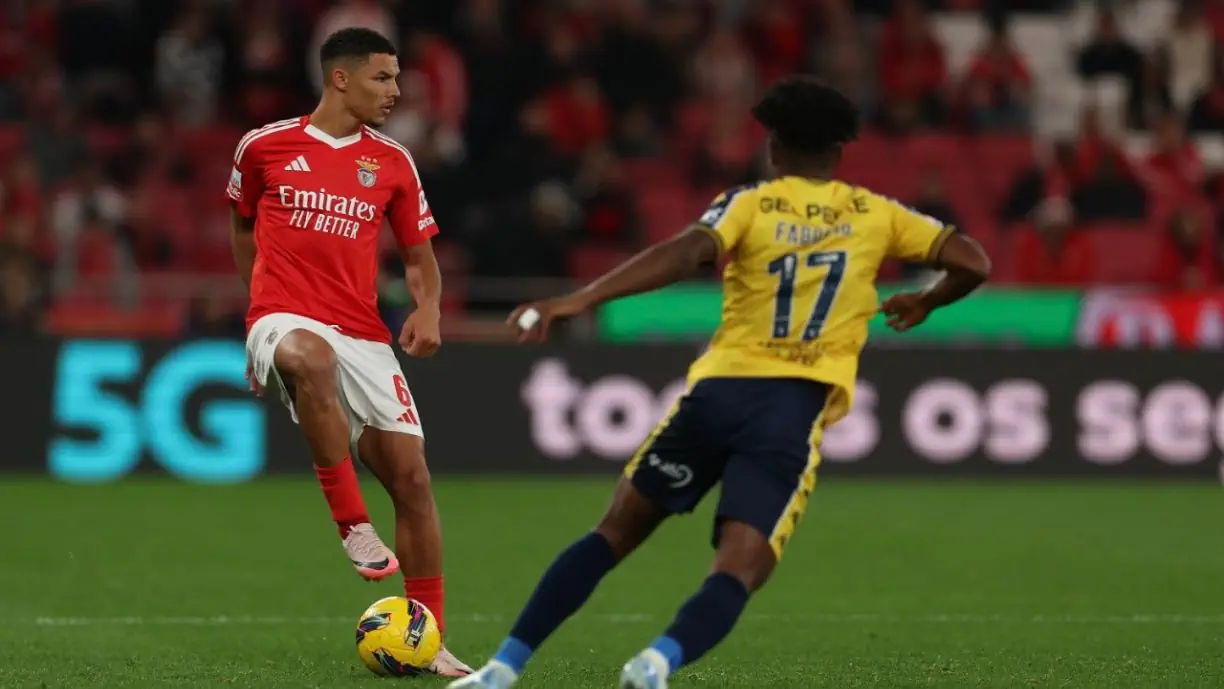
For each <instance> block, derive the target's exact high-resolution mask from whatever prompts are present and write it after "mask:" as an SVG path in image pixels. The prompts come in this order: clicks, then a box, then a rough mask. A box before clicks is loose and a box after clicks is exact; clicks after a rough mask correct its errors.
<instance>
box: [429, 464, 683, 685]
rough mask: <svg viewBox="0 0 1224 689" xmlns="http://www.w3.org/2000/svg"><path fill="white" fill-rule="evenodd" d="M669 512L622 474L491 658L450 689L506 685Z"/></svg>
mask: <svg viewBox="0 0 1224 689" xmlns="http://www.w3.org/2000/svg"><path fill="white" fill-rule="evenodd" d="M668 514H670V513H669V512H668V511H667V510H664V509H663V508H661V507H660V506H658V505H657V504H655V503H654V502H652V501H651V500H650V499H648V498H647V497H646V496H644V495H642V493H641V492H640V491H639V490H638V489H637V488H635V487H634V486H633V483H632V481H631V480H630V479H629V478H628V477H622V478H621V479H620V482H619V483H618V484H617V486H616V490H615V491H614V493H613V495H612V503H611V505H609V507H608V510H607V512H606V513H605V514H604V516H603V518H602V519H600V520H599V524H598V525H597V526H596V527H595V528H594V529H593V530H591V531H590V532H588V533H587V534H586V535H584V536H583V537H582V538H579V539H578V540H577V541H575V542H573V543H572V544H570V546H569V547H568V548H566V549H565V550H563V551H562V552H561V554H560V555H558V556H557V558H556V559H555V560H553V563H552V564H551V565H550V566H549V568H548V569H547V570H546V571H545V572H544V576H542V577H540V582H539V583H538V584H536V588H535V591H533V592H532V594H531V597H530V598H529V599H528V600H527V604H526V605H525V606H524V607H523V610H522V612H520V613H519V616H518V618H517V619H516V620H515V622H514V626H513V627H512V628H511V629H510V634H509V636H507V637H506V638H505V640H504V641H502V643H501V645H500V646H499V647H498V649H497V652H496V653H495V654H494V656H493V659H492V660H491V661H489V663H488V664H487V665H485V666H484V667H483V668H481V669H480V670H479V671H478V672H476V674H473V675H472V676H470V677H467V678H465V679H462V680H459V681H458V682H454V683H452V684H451V685H450V689H463V688H467V687H493V688H495V689H504V688H506V687H510V686H511V685H513V684H514V683H515V682H516V681H518V677H519V675H520V674H522V672H523V668H524V667H525V666H526V665H527V662H528V661H529V660H530V659H531V656H532V655H533V654H534V653H535V652H536V651H537V650H538V649H539V648H540V646H542V645H543V644H544V641H545V640H546V639H547V638H548V637H549V636H551V635H552V633H553V632H554V631H556V630H557V629H558V628H559V627H560V626H561V624H562V623H564V622H565V620H567V619H569V618H570V617H571V616H572V615H573V614H574V613H576V612H578V610H579V609H580V608H581V607H582V606H583V605H584V604H585V603H586V601H587V600H588V599H589V598H590V597H591V594H592V593H594V592H595V589H596V587H597V586H598V585H599V582H600V581H601V580H602V579H603V578H604V576H605V575H607V573H608V572H610V571H612V570H613V569H614V568H615V567H616V565H617V564H619V563H620V562H621V561H622V560H624V559H625V558H626V557H627V556H628V555H629V554H630V553H632V552H633V551H634V550H636V549H637V547H638V546H639V545H641V544H642V543H643V542H645V541H646V539H647V538H649V537H650V534H651V533H653V532H654V530H655V528H656V527H658V525H659V524H660V523H662V522H663V520H664V519H666V518H667V516H668Z"/></svg>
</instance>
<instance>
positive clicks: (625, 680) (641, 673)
mask: <svg viewBox="0 0 1224 689" xmlns="http://www.w3.org/2000/svg"><path fill="white" fill-rule="evenodd" d="M670 672H671V668H670V667H668V664H667V658H664V657H663V654H662V653H659V652H658V651H656V650H654V649H653V648H648V649H646V650H645V651H642V652H641V653H639V654H637V655H636V656H634V657H633V659H631V660H630V661H629V662H628V663H625V669H624V670H621V679H620V689H667V675H668V674H669V673H670Z"/></svg>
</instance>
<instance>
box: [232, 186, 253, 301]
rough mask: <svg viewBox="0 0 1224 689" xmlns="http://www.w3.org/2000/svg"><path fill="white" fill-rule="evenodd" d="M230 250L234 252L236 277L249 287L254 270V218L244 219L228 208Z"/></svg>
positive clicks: (236, 210)
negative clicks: (236, 269)
mask: <svg viewBox="0 0 1224 689" xmlns="http://www.w3.org/2000/svg"><path fill="white" fill-rule="evenodd" d="M229 229H230V249H231V250H232V251H233V252H234V265H235V266H236V267H237V268H238V277H240V278H242V281H243V282H245V283H246V285H247V288H250V286H251V273H252V272H253V271H254V270H255V216H251V217H249V218H247V217H244V216H243V215H242V214H241V213H239V212H238V209H237V208H234V207H233V206H230V212H229Z"/></svg>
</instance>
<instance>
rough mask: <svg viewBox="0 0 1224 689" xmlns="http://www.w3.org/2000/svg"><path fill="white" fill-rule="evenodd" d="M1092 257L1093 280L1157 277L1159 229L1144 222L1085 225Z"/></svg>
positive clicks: (1130, 280) (1115, 282)
mask: <svg viewBox="0 0 1224 689" xmlns="http://www.w3.org/2000/svg"><path fill="white" fill-rule="evenodd" d="M1084 230H1085V231H1086V232H1088V236H1089V238H1090V239H1091V242H1092V243H1091V246H1092V253H1093V257H1094V260H1095V264H1096V265H1095V266H1094V267H1095V271H1094V273H1093V276H1092V278H1093V282H1097V283H1100V284H1106V285H1122V284H1132V283H1147V282H1152V281H1153V280H1155V279H1156V271H1157V270H1158V268H1159V261H1160V257H1161V249H1162V238H1161V233H1160V231H1159V230H1158V229H1157V228H1155V227H1152V226H1150V225H1147V224H1135V223H1095V224H1092V225H1089V226H1086V227H1085V228H1084Z"/></svg>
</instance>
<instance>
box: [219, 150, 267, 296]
mask: <svg viewBox="0 0 1224 689" xmlns="http://www.w3.org/2000/svg"><path fill="white" fill-rule="evenodd" d="M255 134H256V132H249V133H248V134H247V135H246V136H244V137H243V138H242V140H241V141H240V142H239V143H238V148H237V150H236V151H235V152H234V168H233V170H232V171H231V172H230V178H229V184H228V185H226V188H225V196H226V199H227V200H228V201H229V207H230V212H229V230H230V249H231V251H233V253H234V265H235V267H236V268H237V270H238V276H239V277H241V278H242V280H243V282H245V283H246V285H247V288H248V289H250V287H251V274H252V273H253V272H254V270H255V251H256V249H255V217H256V209H257V208H258V206H259V198H260V196H262V195H263V191H264V190H263V181H262V179H261V176H260V174H259V169H258V156H259V153H258V151H256V150H254V149H255V145H254V143H253V139H252V137H254V136H255Z"/></svg>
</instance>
